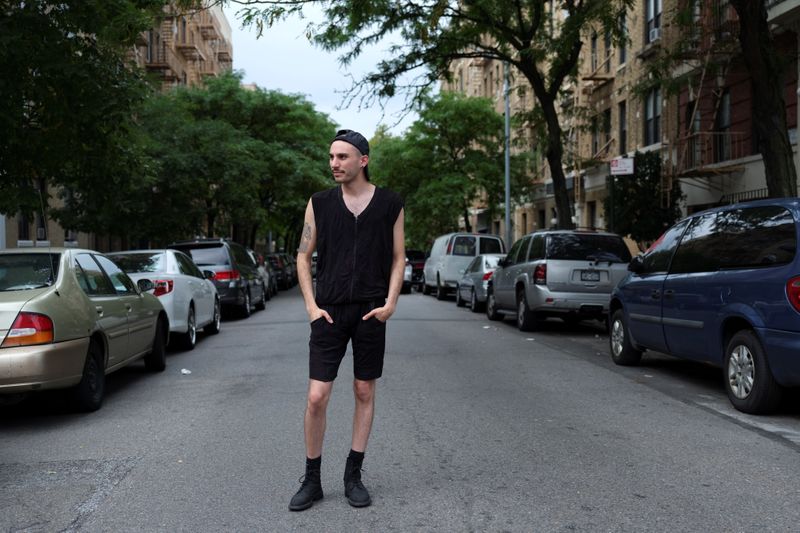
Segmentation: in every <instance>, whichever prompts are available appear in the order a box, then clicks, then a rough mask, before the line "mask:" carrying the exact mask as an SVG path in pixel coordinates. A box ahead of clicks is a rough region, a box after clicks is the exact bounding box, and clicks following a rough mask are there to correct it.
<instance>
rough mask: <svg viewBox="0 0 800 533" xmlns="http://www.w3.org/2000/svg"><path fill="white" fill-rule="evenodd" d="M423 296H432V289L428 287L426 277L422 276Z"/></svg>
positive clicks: (421, 288)
mask: <svg viewBox="0 0 800 533" xmlns="http://www.w3.org/2000/svg"><path fill="white" fill-rule="evenodd" d="M420 290H421V292H422V294H430V293H431V289H430V287H428V284H427V282H426V281H425V276H422V286H421V287H420Z"/></svg>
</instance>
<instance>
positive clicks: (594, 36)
mask: <svg viewBox="0 0 800 533" xmlns="http://www.w3.org/2000/svg"><path fill="white" fill-rule="evenodd" d="M591 52H592V55H591V61H592V72H595V71H596V70H597V33H594V32H593V33H592V40H591Z"/></svg>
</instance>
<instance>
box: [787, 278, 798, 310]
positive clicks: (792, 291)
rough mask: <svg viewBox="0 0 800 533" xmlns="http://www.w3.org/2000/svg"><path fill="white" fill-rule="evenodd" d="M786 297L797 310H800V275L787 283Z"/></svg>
mask: <svg viewBox="0 0 800 533" xmlns="http://www.w3.org/2000/svg"><path fill="white" fill-rule="evenodd" d="M786 297H787V298H788V299H789V303H790V304H792V307H794V310H795V311H800V276H795V277H793V278H792V279H790V280H789V281H788V282H787V283H786Z"/></svg>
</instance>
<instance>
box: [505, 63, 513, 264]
mask: <svg viewBox="0 0 800 533" xmlns="http://www.w3.org/2000/svg"><path fill="white" fill-rule="evenodd" d="M503 74H504V76H503V77H504V78H505V80H504V81H503V92H504V93H505V103H506V125H505V133H506V142H505V145H506V154H505V156H506V157H505V167H506V169H505V170H506V172H505V174H506V249H508V248H511V244H512V242H511V98H510V94H511V83H510V82H509V76H510V72H509V68H508V62H504V63H503Z"/></svg>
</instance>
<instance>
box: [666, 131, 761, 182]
mask: <svg viewBox="0 0 800 533" xmlns="http://www.w3.org/2000/svg"><path fill="white" fill-rule="evenodd" d="M744 139H745V134H744V132H740V131H724V132H711V131H703V132H698V133H692V134H689V135H686V136H685V137H681V138H680V139H678V168H677V171H678V172H679V173H683V172H687V171H691V170H700V169H703V168H706V167H709V166H712V165H718V164H719V163H723V162H725V161H731V160H734V159H740V158H742V157H744V156H745V155H747V154H746V153H745V146H744V144H745V143H744Z"/></svg>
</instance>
